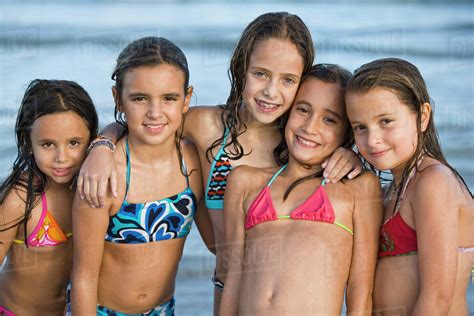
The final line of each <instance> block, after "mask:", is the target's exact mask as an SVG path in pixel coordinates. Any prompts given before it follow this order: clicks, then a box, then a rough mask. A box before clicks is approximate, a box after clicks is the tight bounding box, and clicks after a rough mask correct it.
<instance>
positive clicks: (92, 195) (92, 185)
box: [89, 178, 100, 207]
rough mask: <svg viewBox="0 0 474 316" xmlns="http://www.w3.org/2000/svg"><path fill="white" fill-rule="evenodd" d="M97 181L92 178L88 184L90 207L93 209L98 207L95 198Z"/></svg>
mask: <svg viewBox="0 0 474 316" xmlns="http://www.w3.org/2000/svg"><path fill="white" fill-rule="evenodd" d="M98 184H99V181H98V180H96V179H94V178H92V179H91V181H90V183H89V195H90V197H89V198H90V199H91V202H92V204H91V206H93V207H100V203H99V199H98V197H97V187H98V186H99V185H98Z"/></svg>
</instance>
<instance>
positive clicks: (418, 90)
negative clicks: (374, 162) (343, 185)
mask: <svg viewBox="0 0 474 316" xmlns="http://www.w3.org/2000/svg"><path fill="white" fill-rule="evenodd" d="M375 88H384V89H388V90H390V91H391V92H393V93H394V94H395V95H396V96H397V97H398V99H399V100H400V101H401V102H402V103H403V104H405V105H406V106H407V107H408V108H409V110H410V111H412V112H413V113H415V114H416V128H417V131H418V142H417V146H416V149H415V152H414V154H413V155H412V157H411V158H410V159H409V161H408V162H407V164H406V167H405V169H404V170H403V175H402V180H401V184H404V183H406V181H407V179H408V176H409V174H410V172H411V171H412V170H413V168H417V170H418V166H417V162H418V160H419V159H420V158H421V156H422V155H423V154H425V155H427V156H429V157H431V158H433V159H436V160H438V161H439V162H441V163H442V164H443V165H445V166H446V167H448V168H449V169H450V170H451V171H452V172H453V173H454V174H455V175H456V177H457V178H458V180H459V181H460V182H461V183H462V184H463V185H464V187H466V189H467V190H468V192H469V193H470V194H471V196H472V193H471V192H470V191H469V188H468V186H467V185H466V182H465V181H464V179H463V178H462V177H461V175H460V174H459V173H458V172H457V171H456V169H454V168H453V167H452V166H451V165H450V164H449V163H448V162H447V161H446V158H445V157H444V154H443V151H442V150H441V145H440V143H439V138H438V133H437V131H436V127H435V122H434V120H433V116H434V102H433V101H432V99H431V98H430V96H429V94H428V89H427V88H426V83H425V81H424V80H423V77H422V76H421V73H420V71H419V70H418V68H417V67H416V66H415V65H413V64H411V63H409V62H408V61H405V60H403V59H398V58H384V59H378V60H375V61H372V62H370V63H367V64H365V65H362V66H361V67H360V68H358V69H357V70H356V71H355V73H354V76H353V77H352V78H351V80H349V83H348V85H347V92H352V93H367V92H369V91H370V90H372V89H375ZM424 103H430V104H431V105H432V111H431V113H430V118H429V122H428V126H427V127H426V130H425V131H424V132H422V131H421V114H422V113H421V110H422V105H423V104H424ZM364 163H365V164H366V165H367V166H369V167H371V168H372V169H373V170H375V168H374V167H373V166H370V164H369V163H368V162H367V161H366V160H364ZM379 177H381V178H382V179H383V180H386V179H384V178H383V177H382V176H381V173H379ZM400 195H401V190H399V192H398V195H397V201H396V203H395V205H396V204H398V203H399V200H400Z"/></svg>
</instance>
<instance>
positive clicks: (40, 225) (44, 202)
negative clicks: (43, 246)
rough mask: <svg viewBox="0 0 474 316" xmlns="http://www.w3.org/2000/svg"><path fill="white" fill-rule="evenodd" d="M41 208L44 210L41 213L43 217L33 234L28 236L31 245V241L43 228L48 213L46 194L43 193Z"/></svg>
mask: <svg viewBox="0 0 474 316" xmlns="http://www.w3.org/2000/svg"><path fill="white" fill-rule="evenodd" d="M41 207H42V208H43V210H42V211H41V217H40V219H39V221H38V224H36V227H35V229H34V230H33V231H32V232H31V234H30V236H28V243H31V240H32V239H34V238H35V237H36V235H37V234H38V231H39V230H40V229H41V227H43V222H44V218H45V217H46V212H47V211H48V205H47V204H46V194H45V193H44V192H43V193H41Z"/></svg>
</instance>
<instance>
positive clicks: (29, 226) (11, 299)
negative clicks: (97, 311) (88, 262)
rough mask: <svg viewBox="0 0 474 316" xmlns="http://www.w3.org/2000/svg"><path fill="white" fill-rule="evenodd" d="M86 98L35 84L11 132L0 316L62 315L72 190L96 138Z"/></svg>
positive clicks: (1, 235)
mask: <svg viewBox="0 0 474 316" xmlns="http://www.w3.org/2000/svg"><path fill="white" fill-rule="evenodd" d="M97 125H98V119H97V114H96V111H95V108H94V105H93V103H92V100H91V98H90V97H89V95H88V94H87V92H86V91H85V90H84V89H83V88H82V87H81V86H79V85H78V84H77V83H75V82H72V81H64V80H39V79H37V80H34V81H32V82H31V83H30V85H29V86H28V88H27V89H26V92H25V95H24V97H23V100H22V102H21V107H20V110H19V112H18V117H17V121H16V125H15V131H16V141H17V144H18V152H17V157H16V160H15V162H14V164H13V170H12V172H11V173H10V175H9V176H8V177H7V178H6V180H5V181H4V182H3V183H2V185H1V186H0V262H3V260H4V258H5V257H6V258H7V259H6V262H5V263H4V265H3V267H2V271H1V273H0V314H1V315H9V316H10V315H15V314H18V315H58V314H60V313H62V312H63V311H64V307H65V303H66V296H65V294H66V285H67V282H68V279H69V273H70V271H71V265H72V242H71V239H70V238H69V237H70V236H71V235H72V234H71V231H72V224H71V218H72V213H71V209H72V200H73V195H74V192H73V191H72V190H71V182H72V180H73V178H74V176H75V175H76V173H77V172H78V171H79V168H80V166H81V163H82V161H83V160H84V158H85V156H86V149H87V146H88V144H89V142H90V140H91V139H93V138H94V137H95V135H96V133H97Z"/></svg>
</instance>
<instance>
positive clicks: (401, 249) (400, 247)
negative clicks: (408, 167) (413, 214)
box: [379, 158, 423, 258]
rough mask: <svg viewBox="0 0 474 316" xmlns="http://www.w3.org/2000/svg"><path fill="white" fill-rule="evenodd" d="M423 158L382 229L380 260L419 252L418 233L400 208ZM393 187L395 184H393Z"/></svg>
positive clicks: (411, 173) (411, 174)
mask: <svg viewBox="0 0 474 316" xmlns="http://www.w3.org/2000/svg"><path fill="white" fill-rule="evenodd" d="M422 159H423V158H421V159H420V160H419V161H418V163H417V167H416V168H413V170H412V171H411V172H410V174H409V175H408V178H407V181H406V182H405V184H404V186H403V188H402V192H401V194H400V199H399V200H398V201H397V204H396V205H395V211H394V212H393V214H392V216H390V217H389V218H388V219H387V220H386V221H385V222H384V223H383V224H382V227H381V228H380V239H379V258H382V257H389V256H402V255H412V254H416V253H417V251H418V243H417V239H416V231H415V230H414V229H413V228H411V227H410V226H408V224H407V223H406V222H405V221H404V220H403V218H402V216H401V215H400V212H399V211H400V206H401V203H402V200H403V198H404V197H405V193H406V190H407V187H408V183H409V182H410V181H411V179H413V177H414V175H415V173H416V169H417V168H418V166H419V165H420V163H421V160H422ZM392 185H393V182H392ZM392 185H391V186H390V188H389V189H388V190H387V193H388V192H390V191H392Z"/></svg>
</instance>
